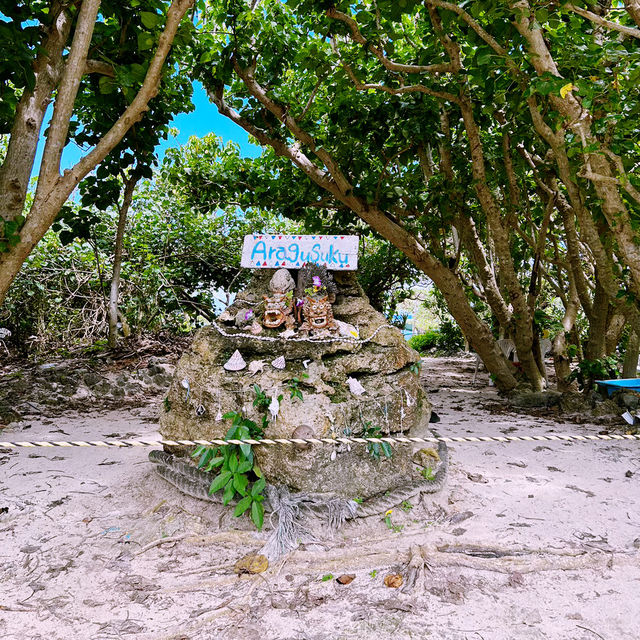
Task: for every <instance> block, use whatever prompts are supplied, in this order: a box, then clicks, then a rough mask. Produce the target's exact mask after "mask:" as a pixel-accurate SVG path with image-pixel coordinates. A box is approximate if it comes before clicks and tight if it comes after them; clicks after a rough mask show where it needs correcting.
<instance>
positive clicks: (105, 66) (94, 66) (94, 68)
mask: <svg viewBox="0 0 640 640" xmlns="http://www.w3.org/2000/svg"><path fill="white" fill-rule="evenodd" d="M84 73H85V74H87V73H99V74H100V75H103V76H109V77H110V78H115V77H116V72H115V69H114V68H113V67H112V66H111V65H110V64H109V63H108V62H102V60H87V61H86V62H85V65H84Z"/></svg>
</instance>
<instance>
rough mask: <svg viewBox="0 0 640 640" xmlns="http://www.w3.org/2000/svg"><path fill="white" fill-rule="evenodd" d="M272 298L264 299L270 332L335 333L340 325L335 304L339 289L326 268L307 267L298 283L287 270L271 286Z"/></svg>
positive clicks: (311, 265)
mask: <svg viewBox="0 0 640 640" xmlns="http://www.w3.org/2000/svg"><path fill="white" fill-rule="evenodd" d="M269 291H270V295H265V296H263V298H264V305H265V309H264V315H263V316H262V325H263V326H264V327H266V328H267V329H278V328H279V327H281V326H283V325H284V327H285V328H286V329H287V330H293V329H294V327H295V326H296V324H298V325H299V327H298V331H299V333H302V334H313V335H318V334H324V333H335V332H337V331H338V325H337V324H336V322H335V320H334V318H333V309H332V307H331V304H332V303H333V302H335V300H336V292H337V287H336V285H335V282H334V281H333V278H332V276H331V273H330V272H329V270H328V269H327V268H326V267H321V266H319V265H316V264H306V265H305V266H304V267H302V269H300V271H299V272H298V283H297V286H296V283H295V282H294V280H293V277H292V276H291V274H290V273H289V271H288V270H287V269H278V270H277V271H276V272H275V273H274V274H273V277H272V278H271V281H270V282H269Z"/></svg>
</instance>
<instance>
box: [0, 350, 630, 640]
mask: <svg viewBox="0 0 640 640" xmlns="http://www.w3.org/2000/svg"><path fill="white" fill-rule="evenodd" d="M472 373H473V360H472V359H470V358H458V359H432V360H427V361H426V363H425V382H426V386H427V390H428V391H429V395H430V399H431V401H432V402H433V405H434V408H435V410H436V411H437V412H438V414H439V415H440V417H441V418H442V421H441V422H440V424H438V425H437V427H438V429H439V431H440V432H441V434H442V435H456V434H459V435H466V434H483V435H494V434H504V433H511V434H547V433H551V432H572V433H595V432H598V431H599V430H600V429H601V427H597V426H595V425H589V424H584V425H575V424H562V423H559V422H557V421H555V419H553V416H551V415H549V416H546V417H528V416H525V415H521V414H517V413H513V412H510V411H508V410H505V409H504V403H503V402H502V401H501V400H500V399H499V398H498V396H497V394H496V393H495V391H493V390H492V389H491V388H490V387H488V386H485V385H486V383H487V381H488V378H487V377H486V375H483V374H481V375H480V376H479V379H478V383H479V384H478V387H473V386H472V385H471V378H472ZM155 411H156V407H155V406H153V405H151V406H149V407H145V408H142V409H134V410H131V409H122V410H117V411H105V412H94V413H88V414H86V415H79V414H78V413H77V412H73V413H71V412H69V413H64V414H62V415H60V416H59V417H58V418H55V419H42V418H40V419H34V420H31V421H30V423H29V424H30V425H31V426H30V428H28V429H22V430H20V431H13V432H12V431H9V430H6V429H5V430H4V431H3V432H0V434H1V437H0V440H27V439H28V440H35V439H100V438H104V437H107V436H111V437H116V434H117V435H118V436H134V435H135V436H153V435H155V434H156V431H155V429H156V426H155V422H154V416H155ZM146 456H147V451H146V450H144V449H129V450H125V451H113V450H101V449H70V450H64V449H56V450H47V449H32V450H29V449H21V450H18V451H12V452H9V453H0V509H1V508H3V507H7V508H8V512H6V513H4V514H0V638H3V639H6V640H10V639H11V640H12V639H14V638H15V639H33V640H35V639H40V638H41V639H43V640H44V639H46V640H57V639H60V640H62V639H65V640H68V639H75V638H79V639H94V638H96V639H103V638H104V639H107V638H135V639H144V640H146V639H156V638H158V639H169V638H171V639H174V640H176V639H189V640H192V639H209V638H216V639H217V638H225V639H226V638H233V639H236V638H237V639H253V638H256V639H258V638H260V639H263V638H278V639H280V638H290V639H308V640H315V639H321V638H345V639H346V638H394V639H402V638H436V639H439V640H467V639H468V640H472V639H474V640H475V639H478V640H482V639H484V640H494V639H495V640H501V639H512V638H513V639H523V640H529V639H531V640H533V639H543V638H544V639H567V640H593V639H598V638H600V639H606V640H622V639H629V640H637V639H638V638H640V598H639V597H638V594H639V593H640V555H639V554H640V551H639V550H638V546H640V509H639V506H640V495H639V491H638V488H639V481H638V479H639V478H640V442H624V443H607V442H601V443H595V444H594V443H588V444H566V443H549V446H547V443H517V444H479V445H473V444H463V445H457V446H455V447H452V448H451V450H450V456H451V469H450V474H449V479H448V483H447V486H446V488H445V489H444V490H443V491H442V492H441V493H439V494H437V495H435V496H428V497H424V498H423V499H422V501H417V500H416V501H414V502H415V504H413V505H412V508H410V509H409V508H408V506H407V508H408V511H407V512H405V511H403V510H402V509H395V510H394V512H393V514H392V522H393V523H394V524H396V525H402V526H403V528H402V530H401V531H398V532H394V531H392V530H389V529H388V528H387V527H386V525H385V524H384V522H383V521H382V519H381V518H368V519H366V520H360V521H358V522H357V523H356V524H349V525H347V526H345V527H344V529H343V530H342V532H341V533H340V534H339V535H337V536H335V537H333V538H324V539H321V540H320V541H319V543H318V544H315V545H307V546H303V547H302V548H301V549H300V550H299V551H297V552H295V553H294V554H291V555H290V556H289V557H287V558H283V559H282V560H280V561H278V562H277V563H274V565H273V566H271V567H270V568H269V569H268V571H267V572H265V573H263V574H259V575H256V576H248V575H247V576H241V577H238V576H236V575H235V574H234V573H233V565H234V563H235V561H236V560H237V559H238V558H240V557H241V556H243V555H245V554H246V553H249V552H251V551H255V550H257V549H259V548H260V546H261V543H262V541H263V540H264V539H265V537H266V533H257V532H256V531H255V530H254V529H253V528H252V525H251V524H250V523H249V522H248V521H246V520H244V519H241V520H237V519H234V518H233V517H231V515H230V514H229V513H228V510H226V509H224V508H222V507H219V506H217V505H213V504H209V503H203V502H200V501H198V500H195V499H191V498H188V497H185V496H183V495H181V494H180V493H179V492H178V491H177V490H175V489H174V488H173V487H171V486H170V485H168V484H166V483H165V482H164V481H163V480H162V479H161V478H159V477H157V476H156V475H155V473H154V472H153V468H152V465H151V464H150V463H148V462H147V458H146ZM167 536H169V537H172V536H186V537H185V538H183V539H181V540H179V541H177V542H175V543H170V544H162V545H158V546H155V547H152V548H149V549H147V550H143V549H144V547H145V545H147V544H148V543H150V542H153V541H155V540H158V539H160V538H163V537H167ZM416 545H422V548H423V550H424V557H425V558H426V562H427V565H428V567H427V568H426V569H425V570H424V571H423V572H422V573H421V574H420V575H419V578H418V580H417V582H416V584H415V586H414V588H413V589H412V590H411V591H410V592H401V591H400V590H399V589H393V588H387V587H385V586H384V583H383V579H384V577H385V575H387V574H388V573H390V572H397V571H405V574H406V568H407V567H406V563H407V561H408V559H409V550H410V549H411V548H412V547H413V548H414V551H415V550H416ZM445 545H449V547H448V548H445ZM477 548H482V549H485V550H486V549H494V550H498V551H500V552H504V553H507V554H511V555H508V556H506V557H500V558H485V557H477V556H474V555H473V554H474V553H476V551H474V550H475V549H477ZM141 551H142V552H141ZM446 551H449V552H451V551H455V553H447V552H446ZM519 552H522V553H521V555H513V554H516V553H519ZM485 555H486V554H485ZM416 557H418V556H417V555H416V554H415V553H414V555H413V558H414V560H415V558H416ZM343 573H353V574H355V576H356V577H355V579H354V580H353V582H351V584H349V585H345V586H342V585H340V584H338V583H337V582H336V581H335V580H333V579H326V580H324V581H323V577H327V576H328V575H329V574H332V575H333V576H336V577H337V576H339V575H340V574H343Z"/></svg>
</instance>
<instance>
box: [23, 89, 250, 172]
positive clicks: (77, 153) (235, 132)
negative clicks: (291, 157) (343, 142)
mask: <svg viewBox="0 0 640 640" xmlns="http://www.w3.org/2000/svg"><path fill="white" fill-rule="evenodd" d="M193 105H194V107H195V109H194V110H193V111H191V113H180V114H178V115H177V116H175V117H174V118H173V120H172V121H171V123H170V126H171V127H173V128H175V129H177V133H176V135H175V136H172V135H170V136H169V137H168V138H167V139H166V140H162V141H161V142H160V144H159V145H158V147H157V149H156V152H157V155H158V161H159V162H162V159H163V158H164V155H165V153H166V152H167V149H170V148H174V147H178V146H181V145H183V144H186V143H187V141H188V140H189V138H190V137H191V136H197V137H203V136H205V135H207V134H208V133H215V134H216V135H218V136H220V137H221V138H222V140H223V142H225V143H226V142H229V141H232V142H235V143H236V144H237V145H238V146H239V147H240V153H241V154H242V155H243V156H246V157H249V158H256V157H257V156H259V155H260V154H261V152H262V149H261V148H260V146H258V145H255V144H252V143H251V142H250V141H249V134H248V133H247V132H246V131H245V130H244V129H242V127H240V126H238V125H237V124H235V123H234V122H232V121H231V120H229V118H225V117H224V116H223V115H220V113H218V109H217V108H216V106H215V105H214V104H212V103H211V102H210V101H209V97H208V96H207V93H206V91H205V89H204V87H203V86H202V84H201V83H199V82H194V84H193ZM52 113H53V106H52V105H49V108H48V109H47V112H46V114H45V118H44V126H43V133H44V131H45V130H46V128H47V127H48V126H49V121H50V120H51V114H52ZM43 150H44V136H43V135H41V136H40V141H39V142H38V149H37V151H36V158H35V162H34V168H33V170H34V172H35V173H36V174H37V171H38V169H39V167H40V161H41V160H42V152H43ZM89 151H90V149H89V148H82V147H80V146H79V145H76V144H75V143H73V142H71V143H70V144H68V145H67V146H66V147H65V148H64V151H63V153H62V161H61V163H60V166H61V169H62V170H63V171H64V170H65V169H68V168H70V167H72V166H73V165H74V164H75V163H76V162H78V160H80V158H81V157H82V156H83V155H85V154H86V153H88V152H89ZM32 175H33V174H32Z"/></svg>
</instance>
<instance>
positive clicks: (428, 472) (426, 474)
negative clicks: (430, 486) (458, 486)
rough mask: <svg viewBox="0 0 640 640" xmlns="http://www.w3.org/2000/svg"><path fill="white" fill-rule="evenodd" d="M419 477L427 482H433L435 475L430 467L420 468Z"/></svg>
mask: <svg viewBox="0 0 640 640" xmlns="http://www.w3.org/2000/svg"><path fill="white" fill-rule="evenodd" d="M420 475H421V476H422V477H423V478H424V479H425V480H426V481H427V482H433V481H434V480H435V479H436V476H435V473H434V472H433V469H432V468H431V467H422V469H420Z"/></svg>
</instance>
